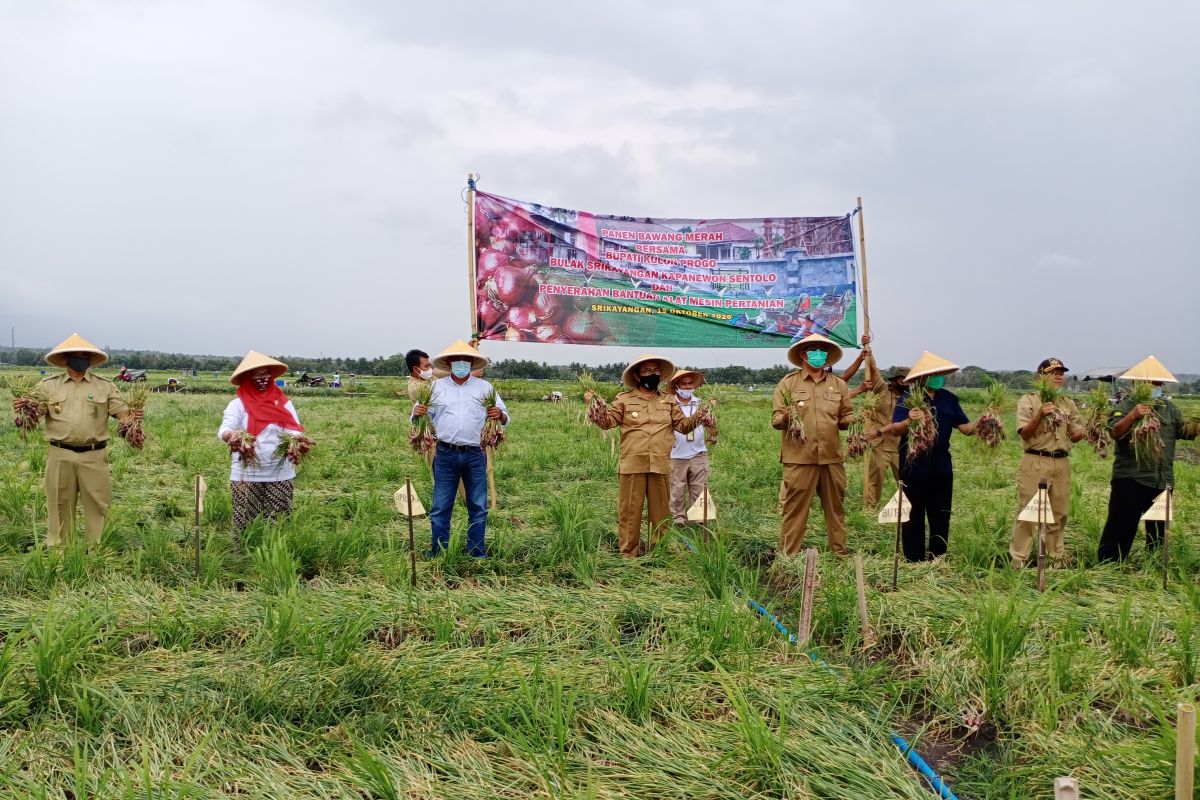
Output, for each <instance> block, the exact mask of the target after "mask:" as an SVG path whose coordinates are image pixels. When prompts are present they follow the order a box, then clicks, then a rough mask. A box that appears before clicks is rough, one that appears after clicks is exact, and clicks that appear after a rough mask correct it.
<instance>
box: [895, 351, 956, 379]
mask: <svg viewBox="0 0 1200 800" xmlns="http://www.w3.org/2000/svg"><path fill="white" fill-rule="evenodd" d="M959 369H960V368H959V366H958V364H955V363H954V362H952V361H947V360H946V359H944V358H942V357H941V356H935V355H934V354H933V353H931V352H929V351H928V350H926V351H925V352H924V353H921V357H920V358H918V359H917V363H915V364H913V365H912V366H911V367H909V368H908V375H907V376H906V377H905V378H904V382H905V383H912V382H913V381H915V380H916V379H917V378H929V377H932V376H934V375H949V374H950V373H951V372H958V370H959Z"/></svg>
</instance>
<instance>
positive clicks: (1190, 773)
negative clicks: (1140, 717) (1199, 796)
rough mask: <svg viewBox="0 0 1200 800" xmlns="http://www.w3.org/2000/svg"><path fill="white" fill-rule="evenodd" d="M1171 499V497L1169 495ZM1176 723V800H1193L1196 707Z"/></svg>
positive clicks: (1183, 708) (1186, 707)
mask: <svg viewBox="0 0 1200 800" xmlns="http://www.w3.org/2000/svg"><path fill="white" fill-rule="evenodd" d="M1167 497H1170V495H1167ZM1177 714H1178V717H1177V719H1176V722H1175V800H1192V796H1193V792H1194V787H1195V785H1196V784H1195V781H1196V707H1195V706H1194V705H1192V704H1191V703H1180V704H1179V705H1178V707H1177Z"/></svg>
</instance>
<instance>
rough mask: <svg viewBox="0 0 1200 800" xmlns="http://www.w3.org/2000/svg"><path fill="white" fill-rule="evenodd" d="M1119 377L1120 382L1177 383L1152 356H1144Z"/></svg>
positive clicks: (1168, 371) (1167, 370) (1169, 372)
mask: <svg viewBox="0 0 1200 800" xmlns="http://www.w3.org/2000/svg"><path fill="white" fill-rule="evenodd" d="M1119 377H1120V378H1121V380H1125V381H1158V382H1160V383H1179V380H1178V379H1177V378H1176V377H1175V376H1174V375H1172V374H1171V371H1170V370H1169V369H1167V368H1166V367H1164V366H1163V365H1162V362H1161V361H1159V360H1158V359H1157V358H1155V357H1154V356H1146V357H1145V358H1143V359H1142V360H1141V361H1139V362H1138V363H1136V364H1134V365H1133V366H1132V367H1130V368H1129V369H1128V371H1126V372H1125V373H1124V374H1123V375H1120V376H1119Z"/></svg>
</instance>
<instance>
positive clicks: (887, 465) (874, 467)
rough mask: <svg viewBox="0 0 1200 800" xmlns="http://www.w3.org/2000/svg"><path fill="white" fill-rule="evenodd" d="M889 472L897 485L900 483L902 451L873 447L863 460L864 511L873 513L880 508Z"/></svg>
mask: <svg viewBox="0 0 1200 800" xmlns="http://www.w3.org/2000/svg"><path fill="white" fill-rule="evenodd" d="M888 470H891V473H892V477H893V478H895V479H896V483H899V482H900V451H899V450H880V449H879V448H878V447H872V448H871V449H870V451H869V452H868V453H867V457H866V458H864V459H863V495H862V496H863V510H864V511H873V510H874V509H875V508H877V507H878V506H879V498H880V497H881V496H882V494H883V484H884V481H886V480H887V474H888Z"/></svg>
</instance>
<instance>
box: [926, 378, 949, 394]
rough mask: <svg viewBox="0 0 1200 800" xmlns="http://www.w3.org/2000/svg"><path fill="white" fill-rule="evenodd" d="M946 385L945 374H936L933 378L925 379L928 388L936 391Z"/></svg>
mask: <svg viewBox="0 0 1200 800" xmlns="http://www.w3.org/2000/svg"><path fill="white" fill-rule="evenodd" d="M945 385H946V376H945V375H934V376H933V377H932V378H927V379H926V380H925V387H926V388H928V389H933V390H934V391H935V392H936V391H937V390H938V389H940V388H942V387H943V386H945Z"/></svg>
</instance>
